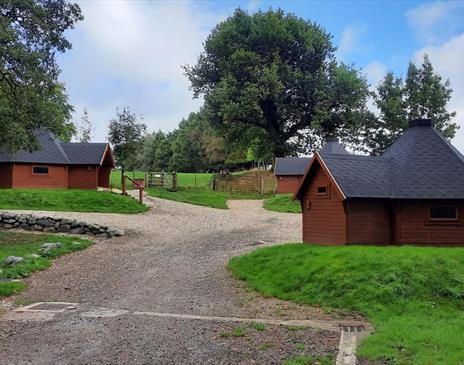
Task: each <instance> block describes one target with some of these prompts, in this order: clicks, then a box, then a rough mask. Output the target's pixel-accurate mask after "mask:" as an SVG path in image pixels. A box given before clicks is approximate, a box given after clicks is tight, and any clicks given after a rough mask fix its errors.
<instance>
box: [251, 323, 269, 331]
mask: <svg viewBox="0 0 464 365" xmlns="http://www.w3.org/2000/svg"><path fill="white" fill-rule="evenodd" d="M251 326H252V327H253V328H254V329H255V330H256V331H258V332H262V331H265V330H266V328H267V326H266V325H265V324H264V323H259V322H253V323H251Z"/></svg>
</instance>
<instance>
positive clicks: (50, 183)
mask: <svg viewBox="0 0 464 365" xmlns="http://www.w3.org/2000/svg"><path fill="white" fill-rule="evenodd" d="M35 135H36V137H37V139H38V141H39V145H40V148H39V149H38V150H37V151H33V152H28V151H19V152H17V153H16V154H11V153H8V152H6V151H4V150H2V149H0V188H73V189H97V187H105V188H109V185H110V173H111V170H112V169H113V168H114V160H113V156H112V152H111V148H110V146H109V144H108V143H65V142H62V141H60V140H59V139H57V138H55V137H54V136H53V135H52V134H51V133H49V132H47V131H43V130H41V131H37V132H36V133H35Z"/></svg>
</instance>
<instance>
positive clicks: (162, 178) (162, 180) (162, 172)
mask: <svg viewBox="0 0 464 365" xmlns="http://www.w3.org/2000/svg"><path fill="white" fill-rule="evenodd" d="M163 188H164V171H161V189H163Z"/></svg>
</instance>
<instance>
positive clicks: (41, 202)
mask: <svg viewBox="0 0 464 365" xmlns="http://www.w3.org/2000/svg"><path fill="white" fill-rule="evenodd" d="M0 209H24V210H47V211H62V212H96V213H123V214H134V213H142V212H146V211H147V210H148V207H147V206H146V205H143V204H139V203H138V202H137V201H136V200H135V199H132V198H131V197H128V196H122V195H118V194H113V193H108V192H104V191H95V190H78V189H2V190H1V194H0Z"/></svg>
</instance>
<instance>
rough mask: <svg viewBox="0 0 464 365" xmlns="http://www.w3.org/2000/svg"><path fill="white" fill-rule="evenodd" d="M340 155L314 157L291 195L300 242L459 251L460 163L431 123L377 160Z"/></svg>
mask: <svg viewBox="0 0 464 365" xmlns="http://www.w3.org/2000/svg"><path fill="white" fill-rule="evenodd" d="M339 147H340V148H342V146H341V145H339ZM339 152H340V151H339ZM339 152H338V153H330V152H327V151H325V152H324V151H323V150H321V151H320V152H316V153H315V155H314V156H313V158H312V159H311V161H310V163H309V165H308V167H307V169H306V171H305V174H304V177H303V179H302V181H301V184H300V186H299V188H298V190H297V192H296V193H295V196H294V198H298V199H299V200H300V202H301V206H302V211H303V213H302V217H303V241H304V242H305V243H318V244H327V245H340V244H420V245H464V156H463V155H462V154H461V153H460V152H459V151H458V150H456V149H455V148H454V147H453V146H452V145H451V144H450V143H449V142H448V141H447V140H446V139H444V138H443V137H442V136H441V135H440V134H439V133H438V132H437V131H435V130H434V129H433V128H432V123H431V121H430V120H427V119H420V120H414V121H411V122H410V128H409V129H408V130H406V132H405V133H404V134H403V135H402V136H401V137H400V138H399V139H398V140H397V141H396V142H395V143H394V144H393V145H392V146H391V147H390V148H389V149H388V150H387V151H386V152H385V153H384V154H383V155H381V156H359V155H352V154H348V153H346V151H345V152H344V153H339Z"/></svg>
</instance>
